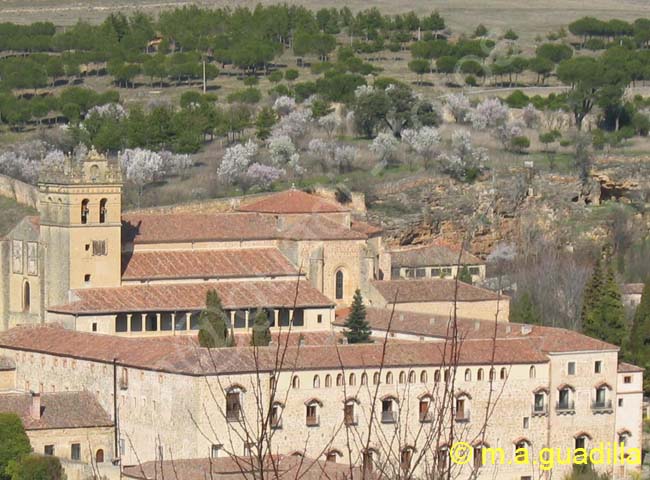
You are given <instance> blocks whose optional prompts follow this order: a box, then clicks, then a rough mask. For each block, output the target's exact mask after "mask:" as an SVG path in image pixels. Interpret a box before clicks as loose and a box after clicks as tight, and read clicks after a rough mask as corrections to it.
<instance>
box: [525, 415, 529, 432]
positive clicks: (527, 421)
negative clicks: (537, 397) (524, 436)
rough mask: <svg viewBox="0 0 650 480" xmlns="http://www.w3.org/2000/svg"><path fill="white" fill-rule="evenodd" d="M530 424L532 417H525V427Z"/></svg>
mask: <svg viewBox="0 0 650 480" xmlns="http://www.w3.org/2000/svg"><path fill="white" fill-rule="evenodd" d="M529 426H530V417H524V429H527V428H528V427H529Z"/></svg>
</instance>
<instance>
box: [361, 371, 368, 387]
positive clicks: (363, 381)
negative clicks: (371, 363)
mask: <svg viewBox="0 0 650 480" xmlns="http://www.w3.org/2000/svg"><path fill="white" fill-rule="evenodd" d="M361 385H368V374H367V373H366V372H363V373H362V374H361Z"/></svg>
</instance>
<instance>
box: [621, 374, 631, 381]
mask: <svg viewBox="0 0 650 480" xmlns="http://www.w3.org/2000/svg"><path fill="white" fill-rule="evenodd" d="M623 383H632V377H630V376H629V375H626V376H624V377H623Z"/></svg>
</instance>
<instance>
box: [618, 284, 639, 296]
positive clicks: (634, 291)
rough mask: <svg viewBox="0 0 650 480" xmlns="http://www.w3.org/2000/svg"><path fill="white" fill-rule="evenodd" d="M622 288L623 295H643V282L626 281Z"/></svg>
mask: <svg viewBox="0 0 650 480" xmlns="http://www.w3.org/2000/svg"><path fill="white" fill-rule="evenodd" d="M621 290H622V293H623V295H641V294H642V293H643V283H624V284H623V288H622V289H621Z"/></svg>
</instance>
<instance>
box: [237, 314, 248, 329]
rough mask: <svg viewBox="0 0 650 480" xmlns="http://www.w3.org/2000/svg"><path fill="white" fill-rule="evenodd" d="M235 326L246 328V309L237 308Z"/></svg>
mask: <svg viewBox="0 0 650 480" xmlns="http://www.w3.org/2000/svg"><path fill="white" fill-rule="evenodd" d="M235 328H246V310H235Z"/></svg>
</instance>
